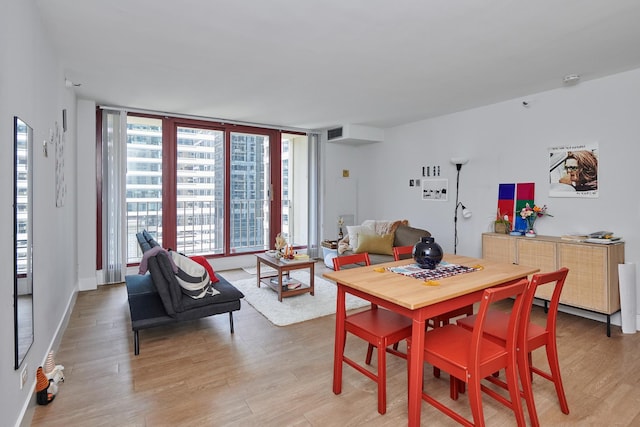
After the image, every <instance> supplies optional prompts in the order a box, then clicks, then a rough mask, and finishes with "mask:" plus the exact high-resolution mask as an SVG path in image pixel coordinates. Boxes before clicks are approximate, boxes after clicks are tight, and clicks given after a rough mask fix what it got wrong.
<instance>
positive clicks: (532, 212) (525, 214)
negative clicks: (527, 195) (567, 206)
mask: <svg viewBox="0 0 640 427" xmlns="http://www.w3.org/2000/svg"><path fill="white" fill-rule="evenodd" d="M543 216H553V215H551V214H549V213H548V212H547V205H544V206H542V207H540V206H538V205H536V204H534V205H533V207H531V206H530V205H529V203H527V204H526V205H525V207H524V208H522V210H520V217H521V218H522V219H524V222H525V223H526V224H527V232H526V233H525V236H527V237H536V231H535V229H534V228H533V226H534V224H535V223H536V220H537V219H538V218H540V217H543Z"/></svg>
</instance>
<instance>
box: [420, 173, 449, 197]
mask: <svg viewBox="0 0 640 427" xmlns="http://www.w3.org/2000/svg"><path fill="white" fill-rule="evenodd" d="M448 188H449V180H448V179H423V180H422V200H434V201H438V202H446V201H447V200H448V197H447V189H448Z"/></svg>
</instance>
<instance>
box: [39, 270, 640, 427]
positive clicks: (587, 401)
mask: <svg viewBox="0 0 640 427" xmlns="http://www.w3.org/2000/svg"><path fill="white" fill-rule="evenodd" d="M322 267H323V266H321V265H320V264H317V268H318V270H320V272H319V273H317V274H321V272H322ZM222 275H224V276H225V277H227V278H228V279H230V280H234V279H240V278H245V277H250V276H249V275H248V274H247V273H245V272H244V271H242V270H233V271H227V272H222ZM273 297H274V298H276V294H275V293H274V295H273ZM541 317H542V309H541V308H539V307H535V308H534V314H533V318H538V319H539V318H541ZM228 319H229V318H228V316H226V315H218V316H214V317H211V318H207V319H201V320H198V321H193V322H188V323H184V324H179V325H174V326H170V327H163V328H155V329H150V330H146V331H141V333H140V339H141V346H140V355H139V356H134V355H133V334H132V332H131V327H130V321H129V311H128V305H127V297H126V290H125V288H124V285H112V286H101V287H100V288H99V289H98V290H96V291H89V292H82V293H80V295H79V296H78V299H77V303H76V306H75V308H74V310H73V313H72V316H71V320H70V322H69V326H68V328H67V330H66V331H65V334H64V337H63V340H62V343H61V345H60V348H59V349H58V350H57V352H56V357H55V360H56V363H58V364H62V365H64V367H65V370H64V374H65V382H64V384H62V385H61V386H60V390H59V393H58V395H57V397H56V399H55V400H54V401H53V402H52V403H51V404H50V405H48V406H38V407H36V409H35V412H34V415H33V419H32V424H31V425H32V426H47V427H51V426H66V427H69V426H83V427H84V426H175V425H181V426H255V425H260V426H356V425H365V424H366V425H368V426H397V425H406V422H407V407H406V406H407V396H406V393H407V381H406V365H405V361H404V360H403V359H400V358H397V357H393V356H389V357H388V359H387V361H388V363H387V375H388V378H387V401H388V402H387V413H386V414H385V415H379V414H378V412H377V407H376V402H377V400H376V387H375V383H374V382H373V381H371V380H369V379H368V378H366V377H365V376H364V375H362V374H360V373H358V372H356V371H355V370H354V369H352V368H349V367H347V366H345V368H344V380H343V391H342V394H340V395H334V394H333V392H332V369H333V362H332V361H333V336H334V326H335V325H334V320H335V318H334V316H333V315H332V316H326V317H324V318H319V319H314V320H310V321H307V322H303V323H300V324H296V325H291V326H286V327H276V326H274V325H272V324H271V323H270V322H269V321H268V320H266V319H265V318H264V317H263V316H262V315H261V314H259V313H258V312H256V311H255V310H254V309H253V308H252V307H251V306H250V305H248V304H246V303H243V304H242V309H241V310H240V311H239V312H235V313H234V321H235V322H234V323H235V334H233V335H231V334H230V333H229V321H228ZM558 321H559V326H558V329H559V338H558V344H559V352H560V361H561V367H562V374H563V379H564V384H565V389H566V392H567V399H568V401H569V408H570V410H571V414H569V415H564V414H562V413H561V412H560V408H559V406H558V403H557V399H556V396H555V391H554V389H553V386H552V384H551V383H550V382H548V381H545V380H542V379H540V378H535V379H534V393H535V398H536V406H537V408H538V415H539V417H540V422H541V424H542V425H543V426H559V425H561V426H613V425H615V426H631V425H640V405H639V403H640V395H639V394H638V393H637V389H638V384H639V383H640V333H637V334H633V335H623V334H622V333H621V331H620V328H619V327H615V326H614V327H612V336H611V338H607V336H606V334H605V325H604V324H603V323H600V322H595V321H592V320H588V319H584V318H581V317H577V316H572V315H569V314H565V313H560V314H559V315H558ZM365 351H366V345H365V344H364V343H363V342H362V341H359V340H357V339H355V338H353V337H349V338H348V339H347V353H349V354H350V355H351V356H352V357H354V358H356V359H357V360H363V359H364V355H365ZM374 358H375V356H374ZM542 360H545V358H544V355H543V354H542V353H540V351H538V352H536V353H534V361H535V362H536V363H541V362H540V361H542ZM372 365H373V366H375V361H374V362H373V363H372ZM425 387H426V388H428V389H429V390H430V391H431V392H432V393H436V394H437V395H438V396H439V397H440V398H441V399H443V400H445V401H447V402H448V403H449V404H451V405H453V406H455V407H456V408H457V409H458V410H460V411H461V412H462V413H465V414H466V415H467V416H470V411H469V410H468V403H467V400H466V395H462V396H461V398H460V399H459V400H458V401H457V402H452V401H450V400H449V398H448V377H447V375H446V374H443V375H442V378H440V379H436V378H434V377H433V376H432V375H431V370H430V369H425ZM483 402H484V409H485V418H486V421H487V425H489V426H511V425H513V424H514V421H513V416H512V413H511V412H510V411H509V410H508V409H507V408H505V407H503V406H501V405H500V404H499V403H497V402H495V401H494V400H493V399H491V398H488V397H484V399H483ZM422 424H423V425H433V426H454V425H457V424H456V423H455V422H453V421H452V420H450V419H448V418H447V417H445V416H444V415H442V414H441V413H440V412H438V411H436V410H435V409H433V408H432V407H430V406H429V405H427V404H426V403H424V402H423V404H422Z"/></svg>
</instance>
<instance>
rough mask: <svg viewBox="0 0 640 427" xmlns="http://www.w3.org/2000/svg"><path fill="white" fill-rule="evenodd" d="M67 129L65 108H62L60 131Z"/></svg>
mask: <svg viewBox="0 0 640 427" xmlns="http://www.w3.org/2000/svg"><path fill="white" fill-rule="evenodd" d="M66 131H67V109H66V108H65V109H63V110H62V132H66Z"/></svg>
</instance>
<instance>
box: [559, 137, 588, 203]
mask: <svg viewBox="0 0 640 427" xmlns="http://www.w3.org/2000/svg"><path fill="white" fill-rule="evenodd" d="M598 154H599V151H598V144H597V143H594V144H582V145H580V144H575V145H563V146H560V147H552V148H549V196H550V197H585V198H596V197H598Z"/></svg>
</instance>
